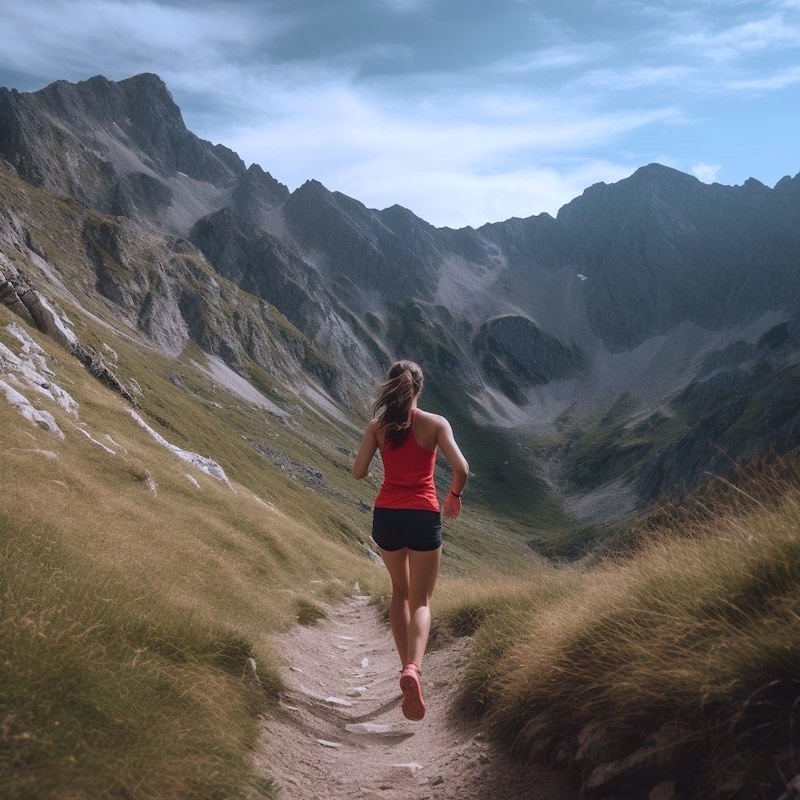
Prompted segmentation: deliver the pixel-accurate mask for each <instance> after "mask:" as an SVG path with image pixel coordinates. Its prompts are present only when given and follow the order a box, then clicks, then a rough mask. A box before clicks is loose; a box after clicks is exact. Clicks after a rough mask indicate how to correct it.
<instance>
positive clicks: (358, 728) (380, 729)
mask: <svg viewBox="0 0 800 800" xmlns="http://www.w3.org/2000/svg"><path fill="white" fill-rule="evenodd" d="M344 729H345V730H346V731H347V732H348V733H376V734H382V733H392V731H393V730H394V728H393V727H392V726H391V725H389V724H387V723H385V722H354V723H352V724H350V725H345V726H344Z"/></svg>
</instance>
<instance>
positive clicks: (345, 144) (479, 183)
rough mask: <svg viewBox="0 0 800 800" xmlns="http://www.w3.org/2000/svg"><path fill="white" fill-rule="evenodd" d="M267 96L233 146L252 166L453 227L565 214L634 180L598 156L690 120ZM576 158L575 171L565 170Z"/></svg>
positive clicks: (464, 99)
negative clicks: (609, 185) (586, 191)
mask: <svg viewBox="0 0 800 800" xmlns="http://www.w3.org/2000/svg"><path fill="white" fill-rule="evenodd" d="M263 96H264V100H265V102H266V98H267V97H269V99H270V105H269V108H270V114H268V115H264V116H262V117H260V118H259V119H256V120H254V122H253V124H251V125H249V126H247V127H238V128H231V129H230V130H228V131H227V132H226V133H225V136H224V138H223V141H225V143H226V144H228V145H229V146H231V147H233V149H235V150H236V151H237V152H238V153H239V154H240V155H241V156H242V157H243V158H244V159H245V161H248V162H250V161H256V162H258V163H260V164H261V165H262V166H263V167H264V168H265V169H268V170H270V171H271V172H273V174H275V175H276V177H278V178H280V179H281V180H282V181H285V182H287V183H288V184H289V185H290V187H292V188H294V187H295V186H297V185H298V184H299V183H302V182H303V181H304V180H305V179H307V178H309V177H315V178H317V179H318V180H320V181H322V183H324V184H325V185H326V186H327V187H328V188H329V189H332V190H339V191H343V192H345V193H347V194H349V195H352V196H354V197H356V198H358V199H359V200H361V201H362V202H364V203H366V204H367V205H370V206H372V207H385V206H388V205H392V204H394V203H399V204H401V205H404V206H406V207H408V208H410V209H411V210H412V211H414V212H415V213H417V214H419V215H420V216H422V217H423V218H425V219H427V220H428V221H430V222H432V223H434V224H438V225H443V224H448V225H452V226H458V225H463V224H467V223H470V224H480V223H482V222H486V221H488V220H490V219H491V220H497V219H503V218H506V217H508V216H512V215H521V214H525V215H529V214H533V213H538V212H540V211H550V212H555V211H556V210H557V209H558V208H559V206H560V205H562V204H563V203H564V202H566V201H567V200H569V199H571V198H572V197H574V196H575V194H576V193H579V192H580V191H581V190H582V189H583V188H585V186H586V183H585V181H587V180H593V181H596V180H616V179H618V178H619V177H622V176H624V175H625V174H629V173H630V172H631V171H632V169H631V167H629V166H627V165H620V164H616V163H609V162H603V161H599V160H592V159H587V158H586V157H585V156H583V155H582V153H583V152H585V151H586V150H587V149H590V148H592V147H595V146H601V145H606V144H608V143H611V142H614V141H615V140H618V139H619V138H621V137H623V136H624V135H625V134H627V133H629V132H631V131H634V130H637V129H641V128H645V127H647V126H650V125H656V124H670V123H674V122H677V121H679V120H680V114H679V113H678V112H677V111H676V110H675V109H673V108H661V109H655V110H651V111H646V112H635V111H622V112H619V113H598V112H596V111H594V110H592V109H589V108H586V109H579V108H576V107H572V108H566V109H565V108H564V107H562V106H561V105H560V104H559V103H558V102H557V101H556V100H554V99H550V100H546V99H541V98H540V99H539V100H530V99H526V98H524V97H515V96H506V97H503V98H501V97H498V96H497V95H493V94H481V93H479V92H476V93H473V94H471V95H469V96H464V95H462V96H460V97H459V98H457V99H453V98H450V99H448V98H447V97H429V98H428V99H427V102H424V103H416V104H402V103H400V102H399V101H394V102H390V101H389V100H387V98H386V97H376V96H372V95H370V94H369V93H367V92H365V91H363V90H358V89H356V88H354V87H352V86H349V85H346V84H338V83H330V82H329V83H328V84H327V85H325V86H322V85H321V84H320V83H317V82H315V83H313V84H307V85H306V86H305V87H302V88H301V87H297V86H294V87H291V88H290V87H283V88H280V87H275V86H272V87H270V88H269V89H268V90H265V93H264V95H263ZM568 153H571V154H572V156H571V162H569V165H568V166H566V167H564V166H561V167H558V168H557V167H556V166H553V165H555V164H561V165H563V164H565V163H567V162H566V161H565V155H566V154H568ZM587 164H588V165H589V166H586V165H587ZM520 165H524V166H520ZM542 165H547V166H542ZM576 165H577V166H576Z"/></svg>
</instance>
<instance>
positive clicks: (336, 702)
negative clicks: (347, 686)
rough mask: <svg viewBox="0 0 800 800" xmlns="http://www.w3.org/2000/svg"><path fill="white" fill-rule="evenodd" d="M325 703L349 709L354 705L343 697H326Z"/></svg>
mask: <svg viewBox="0 0 800 800" xmlns="http://www.w3.org/2000/svg"><path fill="white" fill-rule="evenodd" d="M325 702H326V703H330V704H331V705H334V706H346V707H348V708H349V707H350V706H352V705H353V704H352V703H351V702H350V701H349V700H343V699H342V698H341V697H333V696H331V697H326V698H325Z"/></svg>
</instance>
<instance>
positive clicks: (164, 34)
mask: <svg viewBox="0 0 800 800" xmlns="http://www.w3.org/2000/svg"><path fill="white" fill-rule="evenodd" d="M2 14H3V56H2V58H3V63H4V65H6V66H9V67H11V68H13V69H15V70H17V71H19V72H22V73H29V74H33V75H39V76H42V77H43V78H45V79H46V78H49V77H51V76H52V77H77V76H78V75H80V76H81V77H87V76H88V75H93V74H96V73H97V72H100V71H103V70H107V71H111V70H114V71H115V72H117V73H118V74H119V73H123V74H132V73H134V72H142V71H145V70H148V69H151V70H152V69H153V68H154V67H157V68H159V69H162V70H163V69H165V68H172V69H176V70H177V69H186V70H190V69H191V68H192V67H193V66H194V65H203V64H208V63H215V62H216V63H222V62H224V61H225V60H227V57H228V56H229V55H230V53H232V52H234V53H235V52H237V50H239V49H241V48H244V47H250V46H252V45H254V44H255V42H256V38H257V36H258V37H261V36H263V31H262V30H261V29H260V27H259V26H258V25H256V20H255V19H254V18H253V16H252V13H251V12H250V11H249V10H248V8H247V7H234V8H230V9H228V8H226V9H221V8H219V7H213V6H202V5H201V6H198V7H196V8H195V7H178V6H171V5H166V4H163V3H158V2H154V0H139V1H138V2H131V3H129V2H123V0H111V1H110V2H109V1H108V0H73V1H72V2H64V1H63V0H42V1H41V2H37V3H10V2H4V3H3V4H2ZM288 24H290V23H289V20H288V18H287V17H285V16H283V17H281V16H278V15H276V16H275V17H274V19H272V20H271V30H272V31H273V34H274V35H277V33H278V32H279V31H280V30H281V29H283V28H285V27H286V26H287V25H288ZM268 30H269V28H268ZM257 31H258V33H257ZM65 72H68V73H69V74H68V75H65Z"/></svg>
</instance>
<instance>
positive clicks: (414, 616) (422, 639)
mask: <svg viewBox="0 0 800 800" xmlns="http://www.w3.org/2000/svg"><path fill="white" fill-rule="evenodd" d="M441 556H442V548H441V547H437V548H436V550H409V551H408V577H409V583H408V603H409V614H410V618H409V622H408V626H407V628H408V647H407V656H408V660H407V661H406V660H405V659H404V664H407V663H409V662H412V661H413V662H414V663H415V664H416V665H417V666H418V667H419V666H422V656H423V655H424V654H425V647H426V646H427V644H428V635H429V634H430V631H431V609H430V601H431V596H432V595H433V587H434V584H435V583H436V576H437V575H438V574H439V561H440V559H441ZM401 657H402V653H401Z"/></svg>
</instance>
